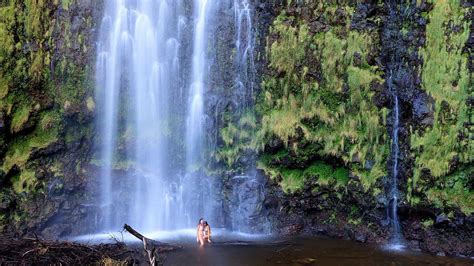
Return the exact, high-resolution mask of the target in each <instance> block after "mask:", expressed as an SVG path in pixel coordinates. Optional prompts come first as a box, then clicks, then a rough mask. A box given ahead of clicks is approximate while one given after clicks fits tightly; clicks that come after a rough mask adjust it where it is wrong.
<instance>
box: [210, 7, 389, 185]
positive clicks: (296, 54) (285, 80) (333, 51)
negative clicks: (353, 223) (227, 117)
mask: <svg viewBox="0 0 474 266" xmlns="http://www.w3.org/2000/svg"><path fill="white" fill-rule="evenodd" d="M336 10H339V11H341V10H342V12H343V13H344V20H343V21H342V22H341V20H340V19H339V20H338V21H336V20H335V19H334V18H335V17H337V16H336V15H335V13H336ZM313 12H314V15H316V14H319V15H320V14H322V15H323V16H324V17H325V22H326V23H327V24H328V25H329V26H330V29H329V30H328V31H326V32H317V33H313V32H311V31H310V28H309V26H308V24H307V21H305V20H304V19H301V18H299V17H296V16H289V15H287V14H286V12H283V13H282V14H280V15H279V16H278V17H277V18H276V20H275V21H274V23H273V25H272V27H271V30H270V38H271V39H269V42H268V47H267V54H268V58H269V68H270V69H271V73H270V74H269V75H267V76H265V78H264V80H263V82H262V92H261V95H260V97H259V99H258V102H257V105H256V111H255V112H256V114H254V113H253V112H248V114H247V115H245V116H244V117H242V119H241V120H240V121H239V122H237V123H236V124H237V126H235V125H234V124H233V123H230V124H229V125H228V126H227V127H226V128H224V129H223V130H222V132H221V136H222V139H223V140H224V142H225V148H224V149H222V150H221V151H219V159H221V160H225V161H226V162H227V163H228V165H229V166H231V165H232V164H234V163H235V162H236V161H237V158H238V156H239V154H241V153H242V151H245V150H251V149H253V150H257V151H259V152H260V153H261V156H262V158H263V159H261V160H260V161H259V163H258V166H259V168H261V169H264V170H265V172H267V174H269V175H270V176H272V177H281V179H282V181H281V183H282V186H283V188H284V189H285V190H286V191H295V190H297V189H299V188H301V187H302V185H303V184H304V180H305V179H307V178H315V179H318V178H319V180H321V181H320V182H321V183H328V182H329V181H323V180H328V179H331V178H333V179H334V181H337V182H334V184H340V179H339V178H336V177H333V176H332V175H328V174H323V175H321V174H320V173H321V171H322V172H325V171H326V170H327V169H325V168H324V167H321V165H326V164H324V163H323V162H324V161H338V162H339V166H337V167H336V168H337V169H343V170H340V171H344V172H347V173H348V172H349V171H351V172H352V173H353V174H355V175H357V176H360V177H361V181H362V183H363V184H364V186H365V188H366V189H369V188H370V187H371V186H372V185H373V184H374V183H375V182H376V181H377V180H378V179H379V178H381V177H383V176H384V175H385V172H386V171H385V169H386V158H387V155H388V152H389V151H388V146H387V137H386V129H385V122H384V121H385V119H384V118H385V116H386V110H379V109H377V108H376V106H375V105H374V104H373V103H372V97H373V95H374V93H375V92H374V90H373V87H374V86H377V85H379V84H382V83H383V82H384V81H383V79H382V74H383V73H382V72H381V71H379V70H378V69H377V67H376V66H374V65H371V64H369V63H368V60H367V57H368V56H369V53H370V52H371V50H372V49H373V48H374V46H377V45H378V37H377V34H376V32H370V31H367V32H359V31H356V30H351V29H350V18H351V16H352V13H353V8H352V7H350V6H349V5H347V6H344V5H342V6H339V7H337V6H334V5H330V4H321V5H318V6H316V7H314V10H313ZM255 116H257V117H258V118H259V119H258V123H257V122H256V120H255ZM249 122H250V123H249ZM275 141H280V142H282V143H283V145H281V146H280V147H279V148H278V149H279V150H278V151H269V150H268V149H266V146H267V145H268V143H270V142H275ZM235 142H237V143H238V144H237V145H234V144H235ZM282 154H283V155H282ZM282 156H285V157H286V158H287V159H288V158H291V160H293V161H294V163H292V164H291V165H285V164H284V163H282V161H284V160H281V159H280V157H282ZM322 169H323V170H322ZM320 170H321V171H320ZM336 172H337V171H336ZM338 173H339V172H337V173H335V174H334V176H339V174H338ZM342 179H343V180H346V179H345V178H342ZM329 183H332V182H329Z"/></svg>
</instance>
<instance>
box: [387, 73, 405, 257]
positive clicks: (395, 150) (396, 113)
mask: <svg viewBox="0 0 474 266" xmlns="http://www.w3.org/2000/svg"><path fill="white" fill-rule="evenodd" d="M388 87H389V91H390V93H391V94H392V99H393V111H392V113H393V128H392V145H391V150H392V160H393V169H392V180H391V190H390V197H391V200H390V201H391V208H390V209H391V224H392V231H393V237H392V243H391V245H392V246H394V247H397V248H401V247H403V241H402V236H401V230H400V223H399V221H398V198H399V196H398V188H397V184H398V161H399V157H400V148H399V140H398V132H399V129H400V109H399V108H400V107H399V102H398V95H397V93H396V91H395V90H394V86H393V80H392V74H390V77H389V79H388Z"/></svg>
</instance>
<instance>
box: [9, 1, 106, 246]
mask: <svg viewBox="0 0 474 266" xmlns="http://www.w3.org/2000/svg"><path fill="white" fill-rule="evenodd" d="M101 9H102V3H101V1H62V2H58V1H2V2H1V3H0V13H1V16H0V17H1V18H0V42H1V43H2V46H1V48H0V65H1V66H2V67H1V69H0V84H1V91H2V93H1V94H2V95H1V100H0V101H1V110H0V113H1V118H2V119H1V122H2V123H1V124H2V127H1V131H2V134H1V143H2V149H1V162H2V172H1V175H0V188H1V190H0V208H1V215H0V228H1V231H3V232H6V233H12V232H16V233H19V234H24V233H27V232H36V233H38V234H42V235H44V236H46V237H58V236H61V235H66V234H70V233H74V232H75V231H77V230H78V229H79V230H81V229H82V226H81V225H83V222H84V217H85V213H86V208H87V207H86V206H84V205H81V204H82V203H84V202H86V201H84V197H87V184H88V183H87V181H88V178H89V174H88V172H87V170H86V169H87V168H88V167H87V165H88V162H89V159H90V155H91V148H92V147H93V145H92V143H93V131H94V129H93V124H92V122H93V120H94V119H93V118H94V108H95V103H94V98H93V97H94V81H93V80H94V79H93V77H94V63H93V62H94V57H95V46H94V42H95V28H96V24H97V22H98V21H99V18H100V16H101Z"/></svg>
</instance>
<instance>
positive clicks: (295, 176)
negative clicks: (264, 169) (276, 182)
mask: <svg viewBox="0 0 474 266" xmlns="http://www.w3.org/2000/svg"><path fill="white" fill-rule="evenodd" d="M280 175H281V177H282V181H281V182H280V185H281V187H282V189H283V191H285V192H287V193H288V192H290V193H292V192H295V191H297V190H299V189H301V188H302V187H303V185H304V181H305V178H304V176H303V171H302V170H299V169H284V170H282V171H281V172H280Z"/></svg>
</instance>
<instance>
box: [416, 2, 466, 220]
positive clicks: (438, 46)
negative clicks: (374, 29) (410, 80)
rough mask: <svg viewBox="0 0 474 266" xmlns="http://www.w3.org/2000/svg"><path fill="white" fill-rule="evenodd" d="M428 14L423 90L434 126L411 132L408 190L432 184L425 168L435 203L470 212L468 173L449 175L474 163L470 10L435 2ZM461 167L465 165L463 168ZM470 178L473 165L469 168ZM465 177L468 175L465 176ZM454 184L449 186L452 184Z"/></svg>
mask: <svg viewBox="0 0 474 266" xmlns="http://www.w3.org/2000/svg"><path fill="white" fill-rule="evenodd" d="M432 4H433V10H432V11H431V12H430V13H429V14H428V19H429V23H428V24H427V26H426V45H425V46H424V47H423V48H422V49H421V51H420V53H421V56H422V57H423V60H424V63H423V69H422V71H421V76H422V80H423V83H422V87H423V89H424V90H425V91H426V92H428V94H429V95H430V96H431V97H432V98H433V99H434V110H435V113H434V123H433V126H432V127H430V128H426V129H424V131H421V132H413V134H412V138H411V146H412V148H413V152H414V155H415V158H416V159H415V168H414V169H415V170H414V176H413V180H412V184H411V186H410V187H409V191H410V192H411V191H413V190H417V191H423V190H426V189H427V188H428V187H431V185H428V183H431V182H432V181H423V180H420V176H421V175H422V170H423V169H427V170H429V173H430V175H431V176H432V177H433V178H434V180H433V181H435V186H434V188H430V189H429V190H428V191H427V196H428V199H429V200H430V201H432V202H434V203H435V204H436V205H443V204H441V202H445V204H447V205H455V206H459V207H461V209H462V210H463V211H464V212H466V213H469V212H472V211H473V210H474V202H473V196H472V194H473V193H472V192H471V191H468V189H467V188H466V187H467V182H469V181H468V180H469V178H468V177H467V172H466V173H462V172H461V173H455V174H452V173H451V172H452V171H453V170H454V169H453V168H452V167H451V166H452V164H453V160H457V161H458V162H459V163H460V164H461V165H462V164H465V165H471V164H472V163H473V162H474V142H473V141H472V139H473V138H474V135H473V133H472V130H471V131H470V130H469V127H471V129H472V126H470V125H467V124H468V123H467V122H469V119H472V118H470V117H469V114H468V112H469V110H468V108H469V107H468V106H467V102H466V101H467V98H468V97H469V95H471V96H472V95H473V92H474V91H473V87H472V86H473V84H472V81H471V78H472V76H471V75H472V74H471V73H469V70H468V67H467V60H468V54H466V53H465V52H464V51H463V49H464V46H465V43H466V40H467V39H468V36H469V24H470V22H469V21H466V20H465V15H466V14H467V12H468V10H467V8H462V7H461V5H460V1H457V0H456V1H433V2H432ZM460 168H461V169H462V167H460ZM465 171H468V172H469V173H470V175H471V177H472V174H473V173H472V167H471V168H469V169H467V170H465ZM462 176H466V177H462ZM448 183H450V184H448Z"/></svg>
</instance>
